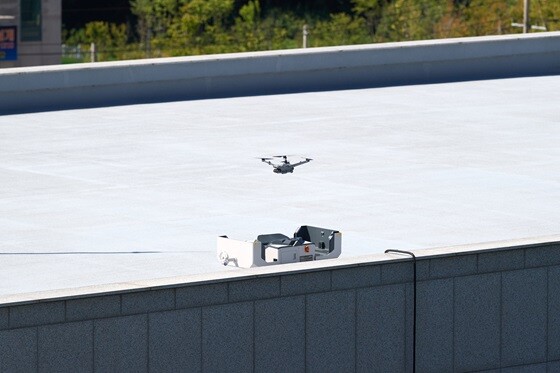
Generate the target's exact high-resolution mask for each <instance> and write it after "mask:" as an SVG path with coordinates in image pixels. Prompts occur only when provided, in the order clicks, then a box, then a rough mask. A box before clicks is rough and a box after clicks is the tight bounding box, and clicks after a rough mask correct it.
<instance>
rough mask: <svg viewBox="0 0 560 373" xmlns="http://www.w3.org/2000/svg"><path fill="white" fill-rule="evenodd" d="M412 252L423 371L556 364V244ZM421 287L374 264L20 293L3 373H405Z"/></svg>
mask: <svg viewBox="0 0 560 373" xmlns="http://www.w3.org/2000/svg"><path fill="white" fill-rule="evenodd" d="M416 255H417V256H418V262H417V301H416V316H417V317H416V320H417V321H416V322H417V324H416V331H417V333H416V348H417V350H416V368H417V370H416V371H417V372H433V371H445V372H451V371H486V370H492V369H500V368H512V369H522V368H526V369H528V370H530V371H557V370H558V369H559V368H560V343H559V342H558V341H560V327H559V325H560V319H559V315H560V236H553V237H543V238H538V239H527V240H516V241H509V242H494V243H489V244H480V245H468V246H461V247H452V248H442V249H433V250H418V251H416ZM413 291H414V282H413V267H412V261H411V260H410V259H407V258H404V257H398V256H395V255H387V254H385V255H384V254H377V255H372V256H368V257H361V258H348V259H334V260H327V261H323V262H311V263H298V264H287V265H282V266H276V267H266V268H255V269H248V270H240V271H233V272H227V273H223V274H214V275H204V276H196V277H189V278H176V279H163V280H153V281H149V282H148V281H146V282H139V283H135V284H118V285H110V286H106V287H94V288H89V289H80V290H63V291H60V292H58V293H53V292H51V293H42V294H34V295H19V296H17V297H9V298H4V299H0V368H2V370H3V371H12V370H16V368H17V369H20V370H24V371H38V370H41V371H42V370H57V371H60V370H68V371H75V370H79V371H93V370H111V371H118V370H134V371H239V372H241V371H325V370H326V371H391V372H406V371H411V370H412V369H411V368H412V364H413V358H412V356H413V354H412V340H413V320H414V317H413V315H414V314H413V304H414V303H413V300H414V297H413ZM547 369H548V370H547Z"/></svg>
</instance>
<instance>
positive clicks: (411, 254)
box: [385, 249, 416, 373]
mask: <svg viewBox="0 0 560 373" xmlns="http://www.w3.org/2000/svg"><path fill="white" fill-rule="evenodd" d="M388 253H398V254H406V255H410V256H411V257H412V261H413V267H414V277H413V278H414V294H413V302H412V373H416V255H414V253H412V252H410V251H404V250H397V249H387V250H385V254H388Z"/></svg>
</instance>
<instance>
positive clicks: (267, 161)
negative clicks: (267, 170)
mask: <svg viewBox="0 0 560 373" xmlns="http://www.w3.org/2000/svg"><path fill="white" fill-rule="evenodd" d="M262 161H263V162H264V163H268V164H269V165H271V166H272V167H276V165H274V163H272V162H271V161H269V160H266V159H262Z"/></svg>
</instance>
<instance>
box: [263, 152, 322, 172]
mask: <svg viewBox="0 0 560 373" xmlns="http://www.w3.org/2000/svg"><path fill="white" fill-rule="evenodd" d="M274 158H283V159H284V160H283V161H282V162H281V163H280V164H274V163H272V162H271V160H272V159H274ZM304 159H305V160H304V161H301V162H297V163H290V162H289V161H288V156H287V155H275V156H273V157H271V158H261V161H263V162H264V163H268V164H269V165H271V166H272V167H274V169H273V170H272V171H273V172H274V173H275V174H287V173H288V172H289V173H292V172H294V168H295V167H297V166H301V165H302V164H305V163H308V162H311V161H312V160H313V159H311V158H304Z"/></svg>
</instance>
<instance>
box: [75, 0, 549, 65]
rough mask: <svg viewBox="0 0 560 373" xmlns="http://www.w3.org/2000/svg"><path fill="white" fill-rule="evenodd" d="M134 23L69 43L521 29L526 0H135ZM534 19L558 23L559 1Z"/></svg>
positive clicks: (233, 45)
mask: <svg viewBox="0 0 560 373" xmlns="http://www.w3.org/2000/svg"><path fill="white" fill-rule="evenodd" d="M130 6H131V11H132V13H133V14H134V15H135V16H136V17H137V23H136V29H134V30H132V29H130V27H127V26H125V25H115V24H109V23H106V22H90V23H88V24H87V25H85V27H84V28H82V29H80V30H71V31H68V32H66V33H65V39H66V43H67V44H69V43H89V42H95V43H96V45H97V46H98V50H100V51H103V52H105V53H103V54H102V55H100V59H116V58H140V57H147V56H150V57H153V56H155V57H159V56H180V55H198V54H209V53H227V52H243V51H258V50H271V49H287V48H298V47H301V46H302V28H303V26H304V25H307V26H308V30H309V35H308V45H309V46H311V47H320V46H330V45H348V44H362V43H363V44H365V43H373V42H391V41H405V40H419V39H434V38H448V37H462V36H478V35H495V34H505V33H519V32H521V30H520V29H519V28H516V27H513V26H512V22H517V23H521V22H522V19H523V0H323V1H320V0H307V1H301V0H299V1H298V0H130ZM531 19H532V20H533V22H532V23H533V24H538V25H540V26H546V28H547V30H549V31H553V30H559V29H560V1H558V0H540V1H536V2H534V3H533V6H532V9H531Z"/></svg>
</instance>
